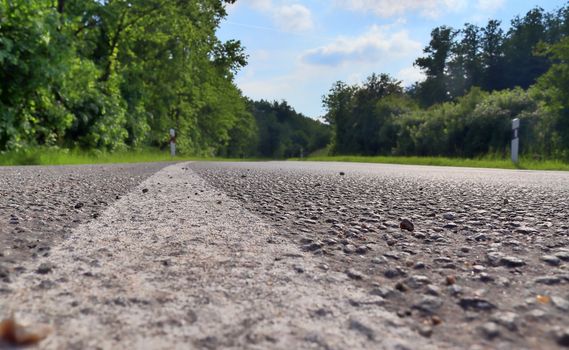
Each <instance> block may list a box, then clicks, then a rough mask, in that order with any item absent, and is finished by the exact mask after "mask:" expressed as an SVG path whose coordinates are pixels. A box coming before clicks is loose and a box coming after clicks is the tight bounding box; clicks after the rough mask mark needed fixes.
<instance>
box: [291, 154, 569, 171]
mask: <svg viewBox="0 0 569 350" xmlns="http://www.w3.org/2000/svg"><path fill="white" fill-rule="evenodd" d="M291 160H300V159H299V158H294V159H291ZM302 160H309V161H319V162H358V163H385V164H407V165H435V166H456V167H472V168H496V169H525V170H565V171H567V170H569V164H568V163H564V162H561V161H558V160H533V159H527V158H523V157H522V158H521V159H520V162H519V164H517V165H516V164H514V163H512V162H511V161H510V160H509V159H497V158H478V159H465V158H446V157H395V156H310V157H307V158H303V159H302Z"/></svg>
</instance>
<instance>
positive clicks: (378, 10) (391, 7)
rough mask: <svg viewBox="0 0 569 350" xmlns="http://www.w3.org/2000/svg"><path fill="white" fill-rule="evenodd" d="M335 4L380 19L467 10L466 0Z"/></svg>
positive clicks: (341, 1) (356, 0)
mask: <svg viewBox="0 0 569 350" xmlns="http://www.w3.org/2000/svg"><path fill="white" fill-rule="evenodd" d="M335 4H336V5H337V6H340V7H344V8H347V9H350V10H353V11H363V12H368V11H371V12H373V13H375V14H376V15H378V16H380V17H384V18H387V17H393V16H400V15H404V14H406V13H408V12H419V13H420V14H421V15H423V16H425V17H431V18H437V17H439V16H440V15H441V14H443V13H445V12H456V11H460V10H462V9H464V8H466V5H467V1H466V0H335Z"/></svg>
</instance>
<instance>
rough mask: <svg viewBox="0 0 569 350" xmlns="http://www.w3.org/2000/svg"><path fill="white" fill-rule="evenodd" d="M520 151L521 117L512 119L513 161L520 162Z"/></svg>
mask: <svg viewBox="0 0 569 350" xmlns="http://www.w3.org/2000/svg"><path fill="white" fill-rule="evenodd" d="M519 151H520V119H519V118H516V119H514V120H512V162H514V163H515V164H518V153H519Z"/></svg>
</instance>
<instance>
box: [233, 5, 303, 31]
mask: <svg viewBox="0 0 569 350" xmlns="http://www.w3.org/2000/svg"><path fill="white" fill-rule="evenodd" d="M280 3H282V2H277V3H274V2H273V1H272V0H239V1H237V2H235V3H234V4H233V5H230V6H228V7H227V8H228V11H229V12H232V11H234V10H235V8H236V7H237V6H238V5H245V6H248V7H249V8H251V9H253V10H255V11H257V12H260V13H262V14H265V15H269V16H270V17H271V18H272V21H273V23H275V25H276V26H277V27H278V29H280V30H283V31H290V32H305V31H308V30H310V29H312V28H314V21H313V19H312V12H311V11H310V9H309V8H308V7H306V6H304V5H301V4H286V5H281V4H280Z"/></svg>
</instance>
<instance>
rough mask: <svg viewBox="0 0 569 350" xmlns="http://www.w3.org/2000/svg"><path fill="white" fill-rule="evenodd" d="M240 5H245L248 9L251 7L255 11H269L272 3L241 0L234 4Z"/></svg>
mask: <svg viewBox="0 0 569 350" xmlns="http://www.w3.org/2000/svg"><path fill="white" fill-rule="evenodd" d="M240 3H244V4H247V5H248V6H249V7H252V8H254V9H255V10H257V11H269V10H270V9H271V8H272V6H273V2H272V1H271V0H241V1H237V2H236V4H240Z"/></svg>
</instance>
